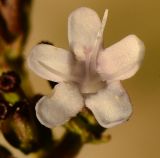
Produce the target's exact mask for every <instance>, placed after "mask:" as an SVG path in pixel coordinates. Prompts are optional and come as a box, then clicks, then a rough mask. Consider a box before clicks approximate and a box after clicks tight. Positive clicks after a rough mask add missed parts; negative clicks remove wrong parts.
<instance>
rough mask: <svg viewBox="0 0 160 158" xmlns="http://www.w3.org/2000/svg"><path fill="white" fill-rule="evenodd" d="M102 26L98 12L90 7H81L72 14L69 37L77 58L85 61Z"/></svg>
mask: <svg viewBox="0 0 160 158" xmlns="http://www.w3.org/2000/svg"><path fill="white" fill-rule="evenodd" d="M100 27H101V21H100V19H99V17H98V15H97V13H96V12H95V11H94V10H92V9H90V8H86V7H81V8H78V9H76V10H75V11H73V12H72V13H71V14H70V16H69V18H68V39H69V45H70V48H71V49H72V51H73V52H74V53H75V55H76V58H77V60H80V61H84V60H85V59H86V54H88V53H89V52H91V50H92V49H93V47H94V44H95V40H96V37H97V33H98V31H99V29H100ZM86 50H89V52H86ZM92 51H93V50H92Z"/></svg>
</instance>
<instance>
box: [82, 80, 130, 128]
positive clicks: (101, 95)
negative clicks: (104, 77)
mask: <svg viewBox="0 0 160 158" xmlns="http://www.w3.org/2000/svg"><path fill="white" fill-rule="evenodd" d="M85 103H86V107H88V108H89V109H90V110H91V111H92V113H93V114H94V116H95V118H96V120H97V121H98V123H99V124H100V125H101V126H102V127H105V128H111V127H113V126H115V125H118V124H120V123H123V122H125V121H126V120H128V118H129V117H130V115H131V114H132V105H131V103H130V100H129V97H128V95H127V93H126V92H125V90H124V89H123V87H122V86H121V84H120V82H112V83H109V84H108V86H107V87H106V88H105V89H101V90H100V91H99V92H98V93H96V94H93V95H90V96H88V97H87V98H86V101H85Z"/></svg>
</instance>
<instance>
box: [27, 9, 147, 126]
mask: <svg viewBox="0 0 160 158" xmlns="http://www.w3.org/2000/svg"><path fill="white" fill-rule="evenodd" d="M107 15H108V10H106V11H105V13H104V17H103V19H102V21H101V20H100V19H99V17H98V15H97V14H96V12H95V11H94V10H92V9H89V8H85V7H82V8H78V9H76V10H75V11H73V12H72V13H71V14H70V16H69V19H68V39H69V46H70V51H67V50H64V49H61V48H57V47H55V46H52V45H49V44H38V45H36V46H35V47H34V48H33V49H32V51H31V53H30V55H29V58H28V64H29V67H30V68H31V69H32V70H33V71H34V72H35V73H37V74H38V75H39V76H41V77H42V78H44V79H47V80H50V81H55V82H58V83H59V84H58V85H56V86H55V88H54V89H53V91H52V94H51V95H49V96H44V97H42V98H41V99H40V100H39V101H38V103H37V105H36V115H37V118H38V119H39V121H40V122H41V123H42V124H43V125H45V126H47V127H49V128H52V127H55V126H57V125H62V124H64V123H65V122H66V121H68V120H69V119H70V118H72V117H74V116H76V114H78V113H79V112H80V111H81V110H82V109H83V108H89V109H90V110H91V111H92V113H93V114H94V116H95V118H96V120H97V121H98V123H99V124H100V125H101V126H103V127H106V128H109V127H112V126H114V125H117V124H120V123H122V122H124V121H126V120H128V118H129V117H130V115H131V113H132V106H131V103H130V100H129V97H128V95H127V93H126V92H125V90H124V88H123V87H122V85H121V83H120V80H124V79H127V78H130V77H131V76H133V75H134V74H135V73H136V72H137V70H138V69H139V67H140V64H141V62H142V59H143V57H144V45H143V42H141V41H140V40H139V39H138V37H136V36H135V35H129V36H127V37H125V38H124V39H122V40H121V41H119V42H117V43H116V44H114V45H112V46H110V47H109V48H106V49H104V48H103V46H102V43H103V31H104V28H105V24H106V21H107Z"/></svg>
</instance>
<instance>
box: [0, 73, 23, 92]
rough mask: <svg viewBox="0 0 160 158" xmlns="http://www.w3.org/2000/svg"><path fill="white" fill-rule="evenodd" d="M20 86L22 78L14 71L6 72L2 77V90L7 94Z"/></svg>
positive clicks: (0, 87) (0, 83) (0, 84)
mask: <svg viewBox="0 0 160 158" xmlns="http://www.w3.org/2000/svg"><path fill="white" fill-rule="evenodd" d="M19 85H20V78H19V76H18V75H17V74H16V73H15V72H14V71H9V72H5V73H3V74H2V75H1V77H0V89H1V90H2V91H5V92H12V91H15V90H16V88H18V87H19Z"/></svg>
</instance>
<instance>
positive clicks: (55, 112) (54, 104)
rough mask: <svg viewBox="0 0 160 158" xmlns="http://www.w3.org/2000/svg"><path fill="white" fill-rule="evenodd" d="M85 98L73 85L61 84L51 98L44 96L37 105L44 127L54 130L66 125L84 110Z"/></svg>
mask: <svg viewBox="0 0 160 158" xmlns="http://www.w3.org/2000/svg"><path fill="white" fill-rule="evenodd" d="M83 105H84V103H83V98H82V96H81V94H80V92H79V89H78V87H77V86H76V85H75V84H72V83H59V84H58V85H56V86H55V88H54V90H53V94H52V95H51V96H44V97H43V98H41V99H40V100H39V101H38V103H37V105H36V115H37V118H38V120H39V121H40V122H41V124H43V125H44V126H46V127H48V128H52V127H55V126H58V125H62V124H64V123H65V122H66V121H68V120H69V119H70V118H71V117H74V116H76V114H77V113H78V112H80V110H81V109H82V108H83Z"/></svg>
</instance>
